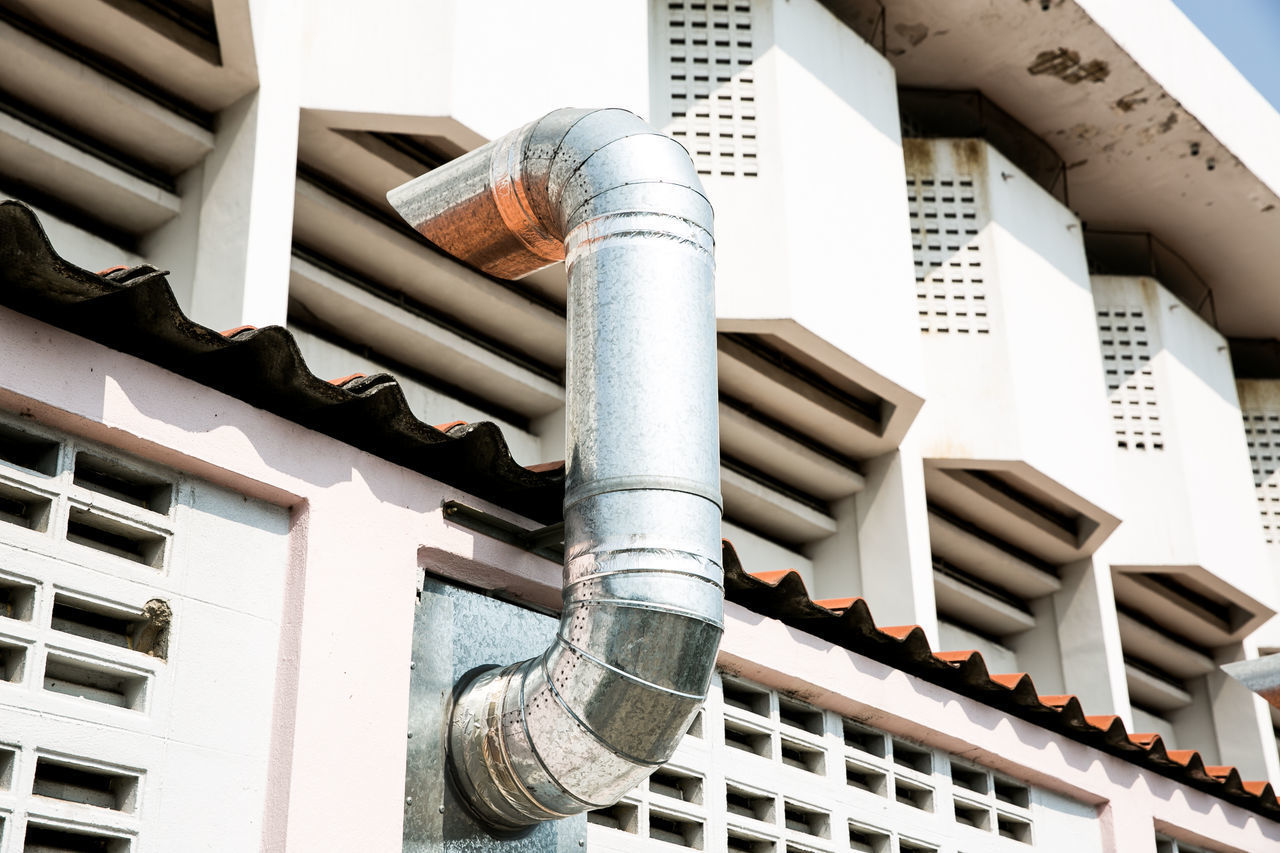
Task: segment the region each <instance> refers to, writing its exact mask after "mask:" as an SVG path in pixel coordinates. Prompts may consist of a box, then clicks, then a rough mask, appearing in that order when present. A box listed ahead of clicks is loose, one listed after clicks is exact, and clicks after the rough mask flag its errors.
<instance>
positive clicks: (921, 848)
mask: <svg viewBox="0 0 1280 853" xmlns="http://www.w3.org/2000/svg"><path fill="white" fill-rule="evenodd" d="M898 850H899V851H900V853H938V848H937V847H930V846H929V845H928V844H922V843H920V842H919V841H907V840H906V839H905V838H904V839H902V840H901V841H899V842H898Z"/></svg>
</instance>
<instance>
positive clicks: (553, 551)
mask: <svg viewBox="0 0 1280 853" xmlns="http://www.w3.org/2000/svg"><path fill="white" fill-rule="evenodd" d="M442 506H443V508H444V516H445V518H447V519H449V520H450V521H452V522H455V523H457V524H460V525H462V526H463V527H465V528H467V529H469V530H474V531H475V532H476V533H479V534H481V535H483V536H488V537H489V538H490V539H497V540H498V541H499V542H506V543H507V544H508V545H514V546H516V547H517V548H520V549H521V550H524V551H528V552H529V553H530V554H536V555H537V556H539V557H543V558H545V559H547V560H551V561H552V562H554V563H561V562H564V522H563V521H561V522H559V523H557V524H548V525H547V526H546V527H538V528H534V529H533V530H529V529H527V528H524V527H521V526H520V525H518V524H513V523H512V522H510V521H507V520H506V519H504V518H498V517H497V516H496V515H492V514H491V513H487V512H485V511H484V510H479V509H476V508H475V507H470V506H467V505H466V504H464V503H459V502H458V501H445V502H444V503H443V504H442Z"/></svg>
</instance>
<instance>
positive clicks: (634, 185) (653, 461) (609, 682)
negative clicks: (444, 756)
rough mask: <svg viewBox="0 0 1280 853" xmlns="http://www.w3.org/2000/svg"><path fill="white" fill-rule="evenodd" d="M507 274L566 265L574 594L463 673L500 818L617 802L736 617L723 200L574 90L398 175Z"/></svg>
mask: <svg viewBox="0 0 1280 853" xmlns="http://www.w3.org/2000/svg"><path fill="white" fill-rule="evenodd" d="M388 199H389V200H390V201H391V203H392V205H393V206H394V207H395V208H396V209H397V210H398V211H400V213H401V214H402V215H403V216H404V217H405V219H407V220H408V221H409V223H410V224H411V225H413V226H414V227H415V228H416V229H418V231H420V232H421V233H422V234H423V235H424V236H425V237H426V238H427V239H429V240H431V241H432V242H433V243H435V244H436V245H438V246H440V247H441V248H443V249H444V250H446V251H448V252H450V253H451V254H453V255H454V256H455V257H458V258H460V259H461V260H463V261H466V262H468V263H470V264H472V265H473V266H476V267H478V268H480V269H482V270H484V271H486V272H489V273H491V274H493V275H497V276H501V277H504V278H518V277H520V276H523V275H527V274H528V273H530V272H533V271H535V270H537V269H540V268H542V267H545V266H547V265H549V264H551V263H553V262H555V261H558V260H561V259H563V260H564V261H565V265H566V267H567V270H568V277H569V289H568V366H567V372H566V420H567V444H568V447H567V454H566V462H567V466H568V467H567V474H566V478H567V481H566V494H565V503H564V516H565V564H564V591H563V600H564V609H563V611H562V615H561V619H560V626H559V630H558V633H557V637H556V640H555V642H554V643H553V644H552V646H551V647H550V648H549V649H547V650H546V651H545V652H544V653H543V654H542V655H541V656H539V657H536V658H533V659H531V660H527V661H523V662H521V663H516V664H513V665H511V666H507V667H505V668H503V669H494V670H490V671H488V672H486V673H484V674H483V675H481V676H480V677H478V678H476V679H475V680H474V681H472V682H471V683H470V684H467V685H465V686H462V685H460V687H461V688H462V689H461V691H460V693H459V694H458V696H457V698H456V700H455V704H454V709H453V712H452V716H451V720H450V729H449V736H448V751H449V756H448V760H449V764H450V767H451V770H452V773H453V777H454V780H455V782H456V783H457V785H458V787H459V789H460V791H461V793H462V794H463V796H464V797H465V798H466V799H467V801H468V802H469V803H470V805H471V806H472V808H473V809H474V811H475V812H476V814H477V815H478V816H479V817H480V818H481V819H482V820H484V821H485V822H486V823H487V824H488V825H490V826H491V827H492V828H495V829H498V830H515V829H518V828H521V827H524V826H528V825H530V824H533V823H536V822H538V821H544V820H551V819H555V818H560V817H565V816H568V815H571V814H576V813H579V812H582V811H586V810H588V809H593V808H598V807H600V806H605V805H608V804H610V803H613V802H615V801H617V800H618V798H620V797H621V796H622V795H623V794H625V793H626V792H627V791H628V790H630V789H631V788H633V787H634V786H635V785H636V784H638V783H639V782H640V781H642V780H643V779H644V778H645V777H646V776H648V775H649V774H650V773H651V772H652V771H653V770H654V769H656V768H657V767H658V766H660V765H661V764H662V763H663V762H664V761H666V760H667V759H668V758H669V757H670V756H671V753H672V752H673V751H674V749H675V747H676V744H677V743H678V742H679V740H680V738H681V736H682V735H683V734H684V732H685V730H686V729H687V727H688V725H689V723H690V721H691V720H692V718H693V716H694V715H695V714H696V713H697V712H698V709H699V708H700V707H701V705H702V702H703V701H704V699H705V698H706V692H707V687H708V685H709V683H710V680H711V673H712V669H713V667H714V664H715V656H716V649H717V647H718V645H719V641H720V634H721V631H722V617H723V607H724V605H723V599H724V591H723V572H722V569H721V565H720V560H721V556H720V515H721V502H720V489H719V483H720V475H719V467H720V453H719V439H718V427H717V417H716V411H717V402H716V399H717V397H716V343H715V310H714V257H713V249H714V246H713V239H712V212H711V205H710V203H709V202H708V201H707V199H706V197H705V196H704V195H703V193H702V187H701V183H700V181H699V180H698V176H697V173H696V172H695V170H694V168H693V164H692V163H691V162H690V159H689V155H688V154H687V153H686V152H685V150H684V148H683V147H681V146H680V145H679V144H678V143H676V142H675V141H674V140H672V139H670V138H669V137H666V136H663V135H662V134H659V133H657V132H655V131H654V130H652V129H651V128H650V127H649V126H648V125H646V124H645V123H644V122H643V121H641V120H640V119H639V118H637V117H636V116H634V115H632V114H631V113H628V112H625V111H622V110H557V111H555V112H552V113H550V114H548V115H546V116H544V117H543V118H542V119H540V120H538V121H536V122H533V123H532V124H530V125H527V126H525V127H524V128H521V129H520V130H517V131H514V132H512V133H510V134H508V135H507V136H504V137H502V138H500V139H498V140H495V141H494V142H491V143H489V144H488V145H485V146H483V147H482V148H480V149H478V150H476V151H473V152H471V153H470V154H467V155H466V156H464V157H461V158H459V159H458V160H455V161H453V162H451V163H449V164H447V165H445V166H442V167H441V168H439V169H436V170H434V171H432V172H429V173H427V174H426V175H423V176H422V177H419V178H417V179H415V180H413V181H410V182H409V183H407V184H405V185H404V186H402V187H399V188H398V189H395V190H393V191H392V192H390V193H389V194H388Z"/></svg>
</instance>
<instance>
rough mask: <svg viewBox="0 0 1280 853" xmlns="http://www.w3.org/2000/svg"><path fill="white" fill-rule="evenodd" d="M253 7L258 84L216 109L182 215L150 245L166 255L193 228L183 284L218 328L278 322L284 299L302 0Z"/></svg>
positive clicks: (197, 316)
mask: <svg viewBox="0 0 1280 853" xmlns="http://www.w3.org/2000/svg"><path fill="white" fill-rule="evenodd" d="M249 11H250V18H251V21H252V26H253V44H254V51H255V54H256V56H257V60H258V69H257V70H258V89H257V91H255V92H252V93H250V94H249V95H246V96H245V97H244V98H242V99H240V100H239V101H237V102H236V103H234V104H232V105H231V106H230V107H228V108H227V109H225V110H223V111H222V112H221V113H220V114H219V115H218V119H217V127H216V131H215V140H214V150H213V152H212V153H211V154H210V155H209V156H208V157H207V158H206V159H205V161H204V163H203V165H202V166H201V167H199V186H198V188H197V187H194V186H190V187H188V188H187V190H188V193H189V194H188V195H187V196H186V197H184V199H183V208H184V210H183V214H182V216H183V217H184V218H185V220H186V221H185V223H182V224H181V225H175V227H174V229H172V230H173V231H174V233H173V234H171V235H159V234H158V235H157V237H156V239H155V240H154V241H153V242H154V243H155V246H153V247H152V249H153V251H154V256H155V257H157V258H164V257H166V256H167V255H173V254H175V253H176V250H175V249H174V248H172V247H173V246H176V245H179V244H183V243H185V242H186V240H187V239H189V237H184V236H183V235H180V234H178V233H177V232H179V231H186V232H188V234H190V233H194V234H195V237H196V239H195V253H194V258H193V259H190V260H191V262H190V263H189V264H186V265H184V266H183V267H182V268H184V269H190V270H194V272H193V274H192V276H191V279H190V282H189V283H187V282H182V283H180V284H179V290H180V292H181V293H183V294H184V295H186V294H189V296H187V300H186V302H185V304H184V308H186V309H187V311H188V313H189V314H190V315H191V317H192V319H194V320H195V321H196V322H198V323H203V324H205V325H207V326H211V327H213V328H215V329H229V328H233V327H235V326H240V325H245V324H251V325H255V326H265V325H270V324H273V323H281V324H283V323H284V321H285V316H286V313H287V306H288V298H289V259H290V248H291V245H292V232H293V193H294V176H295V173H296V169H297V152H298V114H299V78H300V60H301V42H300V33H301V4H300V2H299V0H284V2H278V0H277V2H262V0H254V2H252V3H251V4H250V10H249ZM193 171H195V170H193ZM166 238H167V239H166ZM173 266H174V267H175V269H176V268H178V264H176V263H175V264H173Z"/></svg>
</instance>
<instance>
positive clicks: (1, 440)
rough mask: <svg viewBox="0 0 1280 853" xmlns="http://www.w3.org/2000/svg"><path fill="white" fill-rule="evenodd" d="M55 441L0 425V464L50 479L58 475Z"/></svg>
mask: <svg viewBox="0 0 1280 853" xmlns="http://www.w3.org/2000/svg"><path fill="white" fill-rule="evenodd" d="M60 446H61V445H59V443H58V442H56V441H51V440H50V439H47V438H41V437H39V436H35V435H30V434H29V433H25V432H22V431H21V430H16V429H14V428H13V427H11V426H8V425H6V424H0V462H5V463H8V464H9V465H12V466H14V467H15V468H23V469H25V470H27V471H31V472H33V473H36V474H43V475H44V476H46V477H52V476H53V475H55V474H57V473H58V448H59V447H60Z"/></svg>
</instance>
